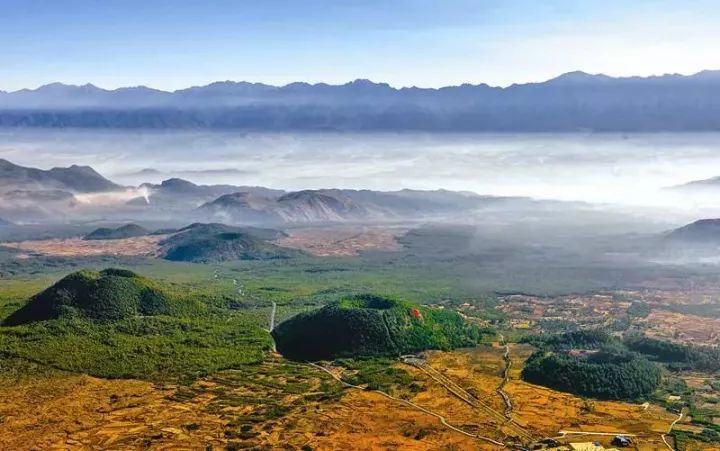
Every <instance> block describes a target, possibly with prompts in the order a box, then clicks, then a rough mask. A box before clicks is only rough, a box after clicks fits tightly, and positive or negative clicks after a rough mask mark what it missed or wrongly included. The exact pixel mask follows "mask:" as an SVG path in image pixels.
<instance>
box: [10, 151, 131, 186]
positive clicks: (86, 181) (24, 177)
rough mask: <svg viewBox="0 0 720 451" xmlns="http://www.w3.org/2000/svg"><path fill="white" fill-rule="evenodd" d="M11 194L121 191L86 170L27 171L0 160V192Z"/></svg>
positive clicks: (91, 171)
mask: <svg viewBox="0 0 720 451" xmlns="http://www.w3.org/2000/svg"><path fill="white" fill-rule="evenodd" d="M3 188H6V189H7V188H11V189H13V190H33V191H37V190H43V191H51V190H64V191H70V192H76V193H95V192H103V191H114V190H119V189H121V188H122V187H121V186H120V185H117V184H115V183H113V182H111V181H110V180H108V179H106V178H105V177H103V176H102V175H100V174H98V173H97V172H96V171H95V170H94V169H93V168H91V167H90V166H77V165H72V166H70V167H67V168H52V169H49V170H47V171H45V170H42V169H35V168H28V167H24V166H19V165H16V164H14V163H11V162H9V161H7V160H4V159H0V191H2V190H3Z"/></svg>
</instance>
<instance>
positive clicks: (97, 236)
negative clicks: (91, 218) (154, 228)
mask: <svg viewBox="0 0 720 451" xmlns="http://www.w3.org/2000/svg"><path fill="white" fill-rule="evenodd" d="M149 233H150V232H149V231H148V230H146V229H144V228H142V227H140V226H139V225H137V224H125V225H124V226H120V227H118V228H116V229H112V228H108V227H101V228H99V229H95V230H93V231H92V232H90V233H88V234H87V235H85V237H84V238H83V239H84V240H120V239H123V238H133V237H136V236H144V235H148V234H149Z"/></svg>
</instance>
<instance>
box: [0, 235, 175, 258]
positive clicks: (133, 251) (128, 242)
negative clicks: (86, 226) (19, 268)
mask: <svg viewBox="0 0 720 451" xmlns="http://www.w3.org/2000/svg"><path fill="white" fill-rule="evenodd" d="M167 237H168V235H149V236H140V237H135V238H125V239H120V240H88V241H86V240H83V239H82V238H69V239H50V240H38V241H18V242H7V243H0V246H4V247H9V248H13V249H19V250H21V251H24V252H25V253H24V254H20V258H28V255H27V254H28V253H30V254H40V255H51V256H56V257H91V256H99V255H119V256H127V257H133V256H154V255H157V252H158V250H159V249H160V242H161V241H162V240H164V239H165V238H167Z"/></svg>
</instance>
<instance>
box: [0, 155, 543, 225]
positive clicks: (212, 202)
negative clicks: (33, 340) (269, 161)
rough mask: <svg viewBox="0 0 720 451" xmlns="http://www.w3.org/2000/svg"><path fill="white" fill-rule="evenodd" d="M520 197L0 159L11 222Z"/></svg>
mask: <svg viewBox="0 0 720 451" xmlns="http://www.w3.org/2000/svg"><path fill="white" fill-rule="evenodd" d="M506 201H511V202H512V201H516V202H520V203H527V202H531V201H530V200H528V199H524V198H501V197H488V196H480V195H478V194H474V193H467V192H454V191H444V190H437V191H420V190H400V191H391V192H384V191H370V190H349V189H320V190H302V191H294V192H287V191H283V190H277V189H271V188H264V187H258V186H235V185H197V184H195V183H192V182H189V181H187V180H183V179H179V178H171V179H167V180H165V181H163V182H162V183H160V184H152V183H145V184H142V185H140V186H138V187H124V186H121V185H118V184H115V183H113V182H112V181H110V180H108V179H106V178H104V177H103V176H102V175H100V174H99V173H97V172H96V171H95V170H94V169H92V168H90V167H88V166H76V165H73V166H70V167H68V168H53V169H50V170H42V169H36V168H28V167H24V166H19V165H16V164H13V163H11V162H9V161H7V160H0V216H2V217H3V218H8V219H9V220H13V221H16V222H57V221H65V220H67V219H72V220H79V219H84V220H93V219H97V218H104V219H106V220H108V219H110V220H112V218H117V219H121V218H122V219H123V220H125V219H128V218H129V219H133V220H165V221H168V220H169V221H212V222H223V223H227V224H256V225H264V224H273V225H279V224H286V223H327V222H367V221H395V220H413V221H417V220H423V219H428V218H439V217H446V216H452V215H464V214H466V213H467V212H469V211H472V210H475V209H478V208H483V207H490V206H493V205H495V204H497V203H498V202H506ZM145 232H146V231H144V230H142V229H140V228H139V227H137V226H134V227H130V228H127V226H126V227H125V228H121V229H107V228H102V229H98V230H96V231H95V232H94V233H93V234H90V235H89V236H88V237H87V238H88V239H107V238H108V237H115V236H137V235H142V234H143V233H145Z"/></svg>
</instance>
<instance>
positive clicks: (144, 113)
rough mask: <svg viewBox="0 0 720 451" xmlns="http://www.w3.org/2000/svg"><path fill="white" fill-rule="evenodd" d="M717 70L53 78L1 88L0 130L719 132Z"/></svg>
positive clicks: (718, 82)
mask: <svg viewBox="0 0 720 451" xmlns="http://www.w3.org/2000/svg"><path fill="white" fill-rule="evenodd" d="M719 88H720V71H703V72H700V73H697V74H695V75H690V76H682V75H664V76H659V77H647V78H642V77H627V78H613V77H608V76H605V75H591V74H586V73H584V72H571V73H567V74H564V75H561V76H559V77H557V78H554V79H551V80H548V81H546V82H542V83H528V84H518V85H512V86H509V87H507V88H500V87H491V86H488V85H485V84H479V85H470V84H464V85H461V86H451V87H445V88H440V89H426V88H416V87H412V88H399V89H398V88H394V87H391V86H389V85H387V84H385V83H373V82H371V81H368V80H356V81H353V82H350V83H346V84H343V85H327V84H322V83H320V84H313V85H311V84H307V83H291V84H289V85H286V86H271V85H265V84H261V83H246V82H229V81H228V82H217V83H212V84H210V85H207V86H200V87H192V88H187V89H182V90H178V91H174V92H166V91H160V90H156V89H150V88H146V87H136V88H121V89H116V90H105V89H101V88H98V87H96V86H93V85H84V86H72V85H63V84H60V83H54V84H51V85H46V86H42V87H40V88H38V89H35V90H27V89H25V90H20V91H15V92H1V91H0V126H5V127H91V128H100V127H102V128H104V127H111V128H212V129H248V130H354V131H379V130H424V131H448V132H450V131H480V132H482V131H488V132H490V131H577V130H595V131H701V130H704V131H708V130H720V89H719Z"/></svg>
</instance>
